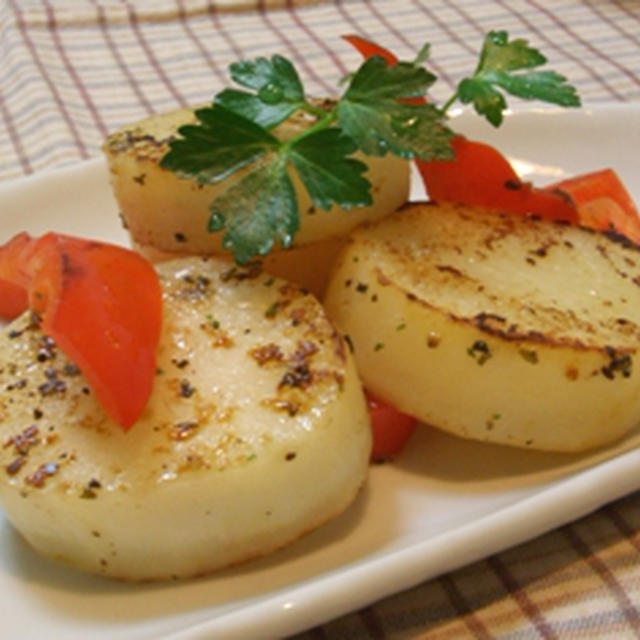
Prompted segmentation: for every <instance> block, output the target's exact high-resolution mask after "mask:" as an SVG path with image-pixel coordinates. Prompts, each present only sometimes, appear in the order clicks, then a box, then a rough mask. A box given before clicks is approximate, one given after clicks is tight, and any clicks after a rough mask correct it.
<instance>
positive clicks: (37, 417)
mask: <svg viewBox="0 0 640 640" xmlns="http://www.w3.org/2000/svg"><path fill="white" fill-rule="evenodd" d="M43 415H44V413H42V409H37V408H36V409H34V410H33V419H34V420H40V419H41V418H42V416H43Z"/></svg>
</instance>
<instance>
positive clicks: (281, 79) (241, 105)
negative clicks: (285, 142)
mask: <svg viewBox="0 0 640 640" xmlns="http://www.w3.org/2000/svg"><path fill="white" fill-rule="evenodd" d="M229 70H230V72H231V77H232V78H233V79H234V80H235V81H236V82H237V83H238V84H240V85H242V86H244V87H247V88H249V89H253V90H255V92H256V93H255V94H254V93H249V92H246V91H240V90H238V89H225V90H224V91H222V92H220V93H219V94H218V95H217V96H216V101H217V102H218V103H220V104H222V105H223V106H225V107H227V109H230V110H231V111H234V112H235V113H238V114H240V115H242V116H244V117H245V118H248V119H249V120H252V121H253V122H255V123H257V124H259V125H261V126H263V127H265V128H267V129H270V128H272V127H274V126H276V125H278V124H280V123H281V122H283V121H284V120H286V119H287V118H288V117H289V116H290V115H291V114H292V113H294V112H295V111H297V110H298V109H299V108H301V107H302V106H303V105H304V102H305V96H304V88H303V86H302V82H301V81H300V77H299V76H298V73H297V71H296V70H295V67H294V66H293V65H292V64H291V62H290V61H289V60H287V59H286V58H284V57H283V56H279V55H274V56H272V57H271V59H270V60H268V59H266V58H256V59H255V60H241V61H240V62H235V63H233V64H232V65H230V67H229Z"/></svg>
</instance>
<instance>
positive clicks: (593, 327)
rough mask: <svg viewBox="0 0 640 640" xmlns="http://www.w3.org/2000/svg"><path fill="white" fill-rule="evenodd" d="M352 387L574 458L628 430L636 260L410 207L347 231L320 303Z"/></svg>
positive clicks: (529, 226)
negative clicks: (346, 345)
mask: <svg viewBox="0 0 640 640" xmlns="http://www.w3.org/2000/svg"><path fill="white" fill-rule="evenodd" d="M326 307H327V310H328V312H329V314H330V316H331V317H332V318H333V319H334V321H335V322H336V323H337V324H338V325H339V326H340V327H341V329H342V330H343V331H344V332H345V333H346V334H348V336H349V338H350V340H351V342H352V343H353V347H354V350H355V357H356V361H357V365H358V369H359V372H360V375H361V378H362V379H363V382H364V384H365V386H366V387H368V388H370V389H371V390H372V391H373V392H375V393H377V394H378V395H380V396H382V397H383V398H386V399H387V400H388V401H390V402H391V403H393V404H394V405H396V406H397V407H398V408H400V409H402V410H404V411H407V412H409V413H412V414H414V415H416V416H418V417H419V418H421V420H423V421H424V422H426V423H430V424H432V425H434V426H436V427H439V428H441V429H444V430H446V431H449V432H451V433H454V434H457V435H460V436H463V437H467V438H474V439H478V440H484V441H488V442H495V443H502V444H509V445H516V446H520V447H528V448H535V449H546V450H557V451H580V450H584V449H588V448H590V447H596V446H598V445H603V444H606V443H608V442H611V441H613V440H616V439H617V438H620V437H621V436H623V435H624V434H625V433H627V432H628V431H629V430H630V429H632V428H633V427H635V426H637V425H638V423H639V422H640V366H639V364H638V361H637V357H638V346H639V345H640V249H639V248H638V247H637V246H635V245H632V244H631V243H629V242H626V241H624V240H622V239H620V238H617V239H616V238H614V237H612V236H611V237H610V236H607V235H606V234H603V233H598V232H593V231H589V230H585V229H581V228H576V227H571V226H566V225H560V224H554V223H549V222H543V221H534V220H524V219H519V218H516V217H511V216H505V215H497V214H493V213H489V212H483V211H477V210H469V209H465V208H463V207H456V206H453V205H450V206H445V205H442V206H435V205H413V206H409V207H407V208H406V209H404V210H403V211H401V212H400V213H398V214H396V215H395V216H393V217H391V218H388V219H386V220H384V221H381V222H379V223H376V224H373V225H371V226H369V227H367V228H363V229H361V230H357V231H356V232H355V233H354V234H353V236H352V238H351V240H350V241H349V245H348V247H347V248H346V250H345V251H344V253H343V254H342V255H341V257H340V258H339V261H338V264H337V267H336V270H335V272H334V274H333V276H332V280H331V283H330V285H329V289H328V292H327V296H326Z"/></svg>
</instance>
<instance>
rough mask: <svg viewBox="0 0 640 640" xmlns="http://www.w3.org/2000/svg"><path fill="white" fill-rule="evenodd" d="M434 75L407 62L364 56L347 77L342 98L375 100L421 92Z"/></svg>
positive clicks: (429, 84) (427, 86)
mask: <svg viewBox="0 0 640 640" xmlns="http://www.w3.org/2000/svg"><path fill="white" fill-rule="evenodd" d="M435 81H436V76H434V75H433V74H432V73H431V72H429V71H427V70H426V69H425V68H424V67H420V66H416V65H414V64H413V63H411V62H398V63H396V64H393V65H390V64H389V63H388V62H387V61H386V60H385V59H384V58H383V57H382V56H372V57H370V58H368V59H367V60H365V61H364V62H363V63H362V64H361V65H360V68H359V69H358V70H357V71H356V73H355V74H354V76H353V77H352V78H351V82H350V83H349V87H348V88H347V91H346V93H345V95H344V96H343V99H346V100H355V101H368V102H372V101H377V100H382V99H385V98H390V99H402V98H415V97H418V96H424V95H425V93H426V92H427V89H428V88H429V87H430V86H431V85H432V84H433V83H434V82H435Z"/></svg>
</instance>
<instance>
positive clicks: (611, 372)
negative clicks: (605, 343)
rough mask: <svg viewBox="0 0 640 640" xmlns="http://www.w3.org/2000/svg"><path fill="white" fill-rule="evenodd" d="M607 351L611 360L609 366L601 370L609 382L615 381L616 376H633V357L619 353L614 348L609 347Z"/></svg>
mask: <svg viewBox="0 0 640 640" xmlns="http://www.w3.org/2000/svg"><path fill="white" fill-rule="evenodd" d="M606 351H607V355H608V356H609V358H610V360H609V363H608V364H607V365H605V366H604V367H602V368H601V369H600V371H601V372H602V375H604V377H605V378H607V379H608V380H613V379H614V378H615V376H616V374H619V375H621V376H622V377H623V378H628V377H629V376H631V369H632V365H633V359H632V358H631V356H630V355H629V354H628V353H617V352H616V350H615V349H614V348H613V347H607V349H606Z"/></svg>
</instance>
